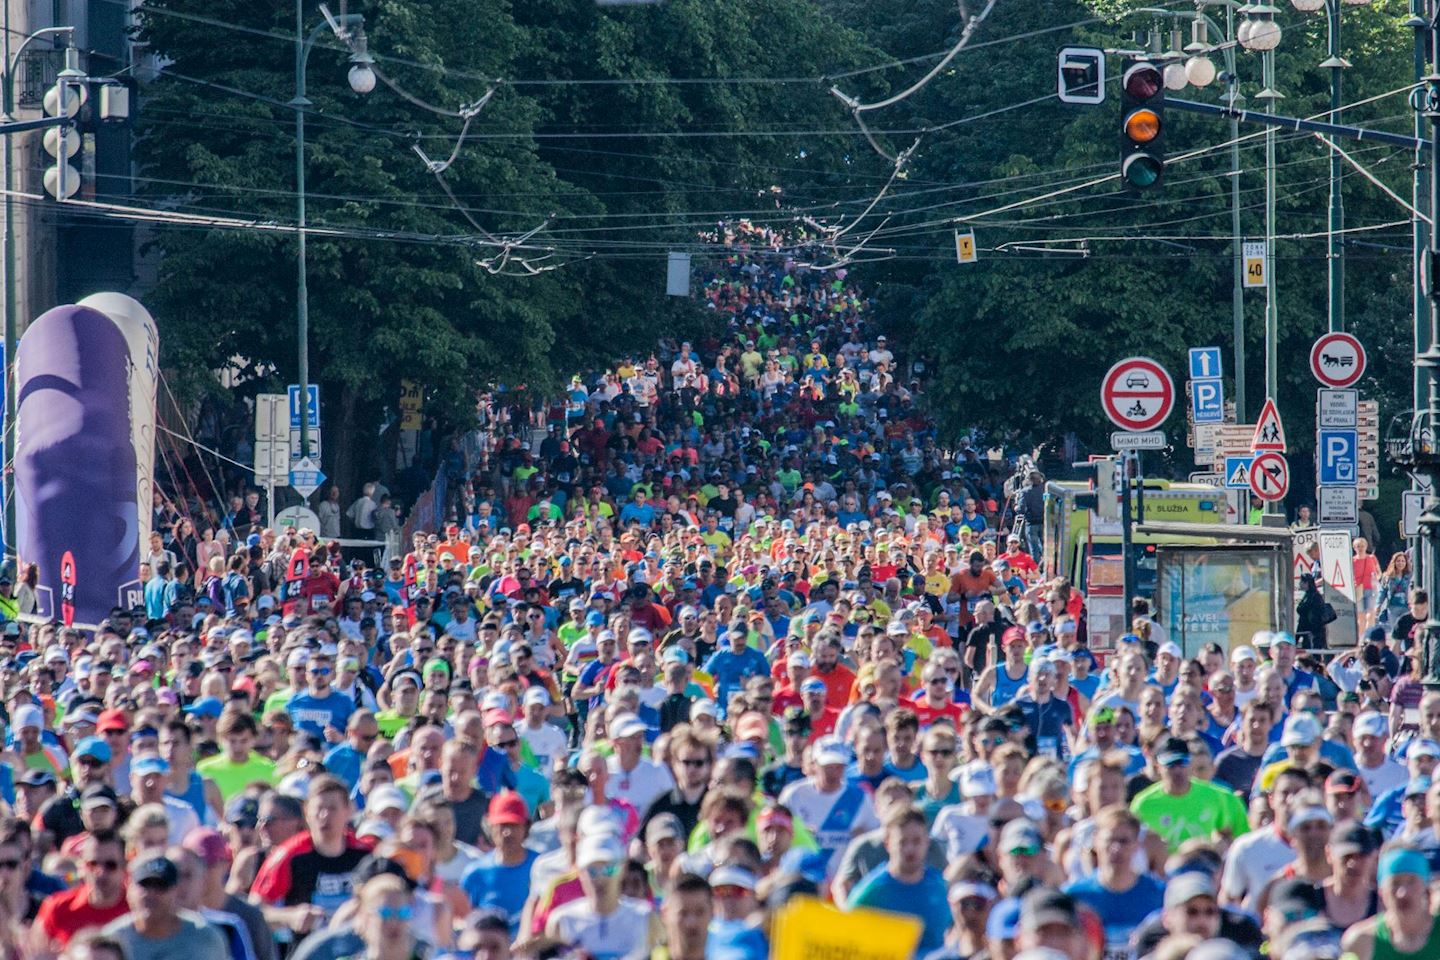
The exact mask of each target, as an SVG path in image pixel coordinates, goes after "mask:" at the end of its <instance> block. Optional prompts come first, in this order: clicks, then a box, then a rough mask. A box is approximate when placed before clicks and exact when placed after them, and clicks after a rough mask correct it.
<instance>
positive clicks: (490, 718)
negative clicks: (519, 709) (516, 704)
mask: <svg viewBox="0 0 1440 960" xmlns="http://www.w3.org/2000/svg"><path fill="white" fill-rule="evenodd" d="M514 722H515V720H514V718H513V717H511V716H510V714H508V713H506V712H505V711H504V710H501V709H500V708H499V707H492V708H491V709H489V710H486V711H485V726H487V727H493V726H495V725H496V724H499V723H514Z"/></svg>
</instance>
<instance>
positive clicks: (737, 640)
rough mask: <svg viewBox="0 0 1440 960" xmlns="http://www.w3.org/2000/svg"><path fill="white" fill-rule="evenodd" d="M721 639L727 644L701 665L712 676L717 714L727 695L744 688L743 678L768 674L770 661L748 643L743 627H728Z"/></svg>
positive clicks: (722, 712)
mask: <svg viewBox="0 0 1440 960" xmlns="http://www.w3.org/2000/svg"><path fill="white" fill-rule="evenodd" d="M725 639H726V641H727V642H728V643H729V647H728V648H726V649H723V650H716V651H715V652H714V653H712V654H711V655H710V659H709V660H706V661H705V666H704V667H703V668H702V669H703V670H704V671H705V672H706V673H708V674H710V676H712V677H714V678H715V705H716V707H717V709H718V711H719V714H720V716H721V717H724V716H725V711H726V709H727V708H728V707H729V705H730V695H731V694H732V693H738V692H739V691H741V690H742V689H744V686H745V680H746V678H747V677H764V676H768V675H769V673H770V661H768V660H766V659H765V654H763V653H761V652H760V651H759V650H756V649H755V648H754V647H752V646H750V645H749V641H750V637H749V634H747V633H746V632H745V630H743V629H737V630H731V631H730V632H729V633H728V634H726V636H725Z"/></svg>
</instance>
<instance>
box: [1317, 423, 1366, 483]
mask: <svg viewBox="0 0 1440 960" xmlns="http://www.w3.org/2000/svg"><path fill="white" fill-rule="evenodd" d="M1359 450H1360V436H1359V433H1358V432H1357V431H1355V430H1318V431H1316V434H1315V456H1316V459H1317V460H1318V461H1319V464H1318V465H1319V470H1318V471H1317V472H1318V473H1319V475H1320V485H1321V486H1326V487H1341V486H1353V485H1354V484H1355V481H1356V480H1357V479H1358V477H1359V463H1360V457H1359Z"/></svg>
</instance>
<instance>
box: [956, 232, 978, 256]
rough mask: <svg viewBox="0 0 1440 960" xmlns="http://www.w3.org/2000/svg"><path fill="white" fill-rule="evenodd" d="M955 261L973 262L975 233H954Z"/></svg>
mask: <svg viewBox="0 0 1440 960" xmlns="http://www.w3.org/2000/svg"><path fill="white" fill-rule="evenodd" d="M955 259H956V260H957V261H958V262H960V263H974V262H975V259H976V257H975V232H974V231H973V230H956V231H955Z"/></svg>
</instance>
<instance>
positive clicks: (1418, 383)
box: [1407, 0, 1430, 583]
mask: <svg viewBox="0 0 1440 960" xmlns="http://www.w3.org/2000/svg"><path fill="white" fill-rule="evenodd" d="M1407 26H1409V27H1411V28H1412V29H1413V30H1414V31H1415V84H1416V86H1417V88H1418V87H1419V85H1420V83H1421V81H1423V80H1424V79H1425V34H1424V33H1423V32H1422V31H1423V30H1424V29H1425V0H1410V19H1409V21H1408V22H1407ZM1424 136H1425V116H1424V114H1423V113H1421V112H1420V111H1419V110H1416V111H1415V138H1416V139H1417V140H1419V139H1422V138H1424ZM1429 163H1430V158H1428V157H1427V156H1426V155H1425V151H1424V150H1422V149H1420V148H1419V147H1416V148H1415V157H1414V159H1413V160H1412V161H1411V164H1412V167H1413V170H1414V173H1413V176H1412V177H1411V191H1410V192H1411V197H1410V204H1411V206H1413V207H1414V208H1415V209H1416V210H1424V209H1425V205H1426V199H1427V197H1426V193H1425V190H1426V184H1427V177H1428V173H1427V169H1426V167H1427V165H1428V164H1429ZM1410 233H1411V242H1412V244H1413V247H1414V253H1413V256H1412V258H1411V259H1412V262H1411V267H1412V269H1413V270H1414V274H1413V275H1414V277H1415V289H1414V293H1413V304H1412V310H1413V313H1414V327H1415V354H1416V355H1417V356H1418V355H1420V354H1421V353H1423V352H1424V351H1425V348H1426V347H1427V346H1428V345H1429V332H1430V331H1429V323H1430V305H1429V303H1428V302H1427V300H1426V297H1425V289H1424V287H1423V286H1422V285H1421V282H1420V278H1421V277H1423V276H1424V274H1425V251H1426V248H1427V247H1428V246H1429V244H1430V228H1429V225H1428V224H1426V223H1425V221H1424V220H1422V219H1421V218H1420V217H1418V216H1412V217H1411V218H1410ZM1412 379H1413V386H1412V389H1413V394H1412V398H1411V409H1412V410H1413V411H1414V412H1413V414H1412V416H1413V417H1415V418H1418V417H1419V416H1420V411H1421V410H1423V409H1424V408H1425V383H1424V377H1423V375H1422V374H1421V370H1420V367H1419V365H1418V364H1417V365H1416V366H1415V369H1414V372H1413V377H1412ZM1413 423H1414V421H1413V420H1412V425H1413ZM1410 489H1411V490H1412V491H1419V490H1420V485H1419V483H1418V482H1416V481H1415V480H1413V479H1412V480H1411V482H1410ZM1409 547H1410V557H1411V563H1412V565H1413V566H1414V567H1415V576H1414V581H1415V582H1416V583H1422V582H1424V580H1423V579H1422V578H1423V577H1424V576H1425V571H1426V567H1428V566H1429V558H1428V557H1425V556H1424V555H1423V554H1424V551H1422V550H1421V549H1420V540H1419V538H1418V537H1411V538H1410V541H1409Z"/></svg>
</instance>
